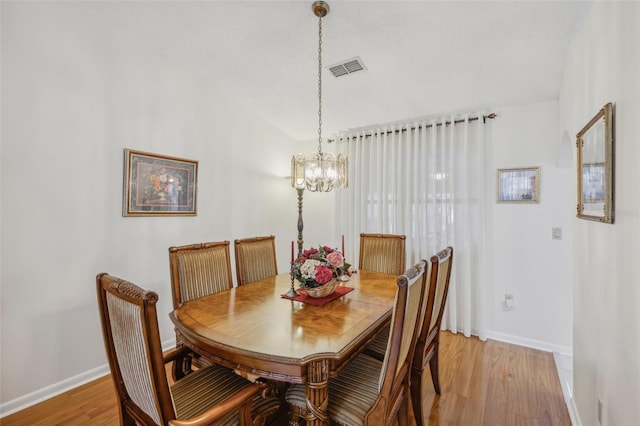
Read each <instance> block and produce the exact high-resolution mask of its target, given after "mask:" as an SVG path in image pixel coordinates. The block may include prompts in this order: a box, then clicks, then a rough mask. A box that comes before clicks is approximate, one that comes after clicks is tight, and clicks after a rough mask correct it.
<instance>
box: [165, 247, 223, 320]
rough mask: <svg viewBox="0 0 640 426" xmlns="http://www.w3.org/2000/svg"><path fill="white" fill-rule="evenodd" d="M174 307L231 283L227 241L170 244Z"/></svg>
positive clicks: (218, 290) (212, 292)
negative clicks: (180, 244)
mask: <svg viewBox="0 0 640 426" xmlns="http://www.w3.org/2000/svg"><path fill="white" fill-rule="evenodd" d="M169 269H170V271H171V295H172V297H173V308H174V309H176V308H178V307H180V305H182V304H183V303H184V302H188V301H189V300H192V299H197V298H200V297H204V296H208V295H210V294H214V293H218V292H220V291H224V290H229V289H230V288H232V287H233V278H232V276H231V256H230V254H229V241H219V242H208V243H197V244H189V245H185V246H177V247H169Z"/></svg>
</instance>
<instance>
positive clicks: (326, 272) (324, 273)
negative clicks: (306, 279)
mask: <svg viewBox="0 0 640 426" xmlns="http://www.w3.org/2000/svg"><path fill="white" fill-rule="evenodd" d="M331 278H333V271H332V270H331V269H330V268H327V267H326V266H322V265H319V266H318V267H317V268H316V281H317V282H318V284H326V283H328V282H329V281H331Z"/></svg>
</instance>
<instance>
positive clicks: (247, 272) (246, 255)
mask: <svg viewBox="0 0 640 426" xmlns="http://www.w3.org/2000/svg"><path fill="white" fill-rule="evenodd" d="M275 241H276V237H274V236H273V235H269V236H265V237H253V238H244V239H240V240H235V255H236V279H237V281H238V285H244V284H248V283H253V282H256V281H260V280H263V279H265V278H269V277H275V276H276V275H278V264H277V262H276V242H275Z"/></svg>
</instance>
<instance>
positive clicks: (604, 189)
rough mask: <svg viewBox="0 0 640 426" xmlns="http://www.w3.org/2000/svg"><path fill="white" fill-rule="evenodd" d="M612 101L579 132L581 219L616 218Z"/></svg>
mask: <svg viewBox="0 0 640 426" xmlns="http://www.w3.org/2000/svg"><path fill="white" fill-rule="evenodd" d="M613 119H614V117H613V104H612V103H611V102H609V103H607V104H606V105H605V106H603V107H602V108H601V109H600V111H598V113H597V114H596V115H595V116H593V118H592V119H591V120H589V122H588V123H587V124H586V125H585V126H584V127H583V128H582V130H580V131H579V132H578V134H577V135H576V147H577V150H578V156H577V158H578V163H577V164H578V167H577V181H578V192H577V194H578V204H577V214H576V216H577V217H578V218H580V219H586V220H593V221H596V222H603V223H613V221H614V208H613V201H614V197H613V195H614V181H613V176H614V157H613V154H614V135H613Z"/></svg>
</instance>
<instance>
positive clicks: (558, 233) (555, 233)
mask: <svg viewBox="0 0 640 426" xmlns="http://www.w3.org/2000/svg"><path fill="white" fill-rule="evenodd" d="M551 238H552V239H554V240H561V239H562V228H551Z"/></svg>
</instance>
